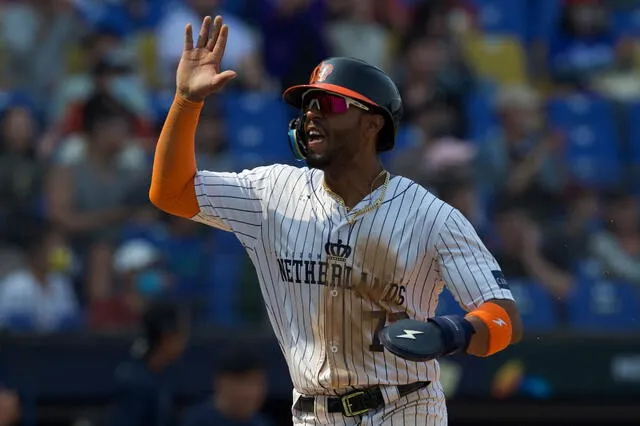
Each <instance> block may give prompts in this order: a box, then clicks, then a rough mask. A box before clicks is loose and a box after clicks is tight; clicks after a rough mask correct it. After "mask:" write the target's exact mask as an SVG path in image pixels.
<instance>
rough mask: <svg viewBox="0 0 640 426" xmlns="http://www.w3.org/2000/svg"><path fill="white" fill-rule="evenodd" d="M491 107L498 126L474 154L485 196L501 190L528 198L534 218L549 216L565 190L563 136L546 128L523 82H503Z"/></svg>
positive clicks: (535, 98)
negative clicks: (518, 83) (495, 131)
mask: <svg viewBox="0 0 640 426" xmlns="http://www.w3.org/2000/svg"><path fill="white" fill-rule="evenodd" d="M495 108H496V112H497V114H498V117H499V121H500V131H499V132H498V134H496V135H492V136H491V137H490V138H489V139H488V140H485V141H482V142H481V144H480V149H479V152H478V156H477V163H476V167H477V174H476V179H477V180H478V182H479V184H480V186H481V190H482V192H483V193H484V194H485V195H487V196H494V195H496V194H499V193H502V192H505V193H506V194H508V195H509V196H510V197H511V198H513V199H516V198H517V199H519V200H520V201H523V202H524V201H526V206H523V207H525V208H526V209H527V210H528V211H529V213H530V214H531V215H532V217H533V218H535V219H536V220H543V221H544V220H547V219H548V218H549V217H550V216H551V215H552V214H554V213H555V212H553V206H554V205H555V204H556V202H557V196H558V193H559V192H560V191H561V190H562V189H563V185H564V184H563V169H562V165H561V164H562V163H561V159H560V156H559V153H560V148H561V145H562V143H563V137H562V135H561V134H559V133H557V132H551V131H549V130H548V129H546V125H545V118H544V116H543V114H542V111H541V101H540V98H539V97H538V95H537V94H536V92H535V91H534V90H533V89H532V88H530V87H526V86H505V87H504V88H502V89H501V90H500V91H499V92H498V93H497V95H496V99H495Z"/></svg>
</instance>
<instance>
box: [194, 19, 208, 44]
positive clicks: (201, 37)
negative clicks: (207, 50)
mask: <svg viewBox="0 0 640 426" xmlns="http://www.w3.org/2000/svg"><path fill="white" fill-rule="evenodd" d="M210 32H211V16H207V17H205V18H204V19H203V20H202V25H201V26H200V34H198V43H196V47H204V46H205V45H206V44H207V41H208V40H209V33H210Z"/></svg>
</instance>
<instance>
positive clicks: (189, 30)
mask: <svg viewBox="0 0 640 426" xmlns="http://www.w3.org/2000/svg"><path fill="white" fill-rule="evenodd" d="M191 49H193V27H192V26H191V24H187V26H186V27H185V29H184V50H185V51H187V50H191Z"/></svg>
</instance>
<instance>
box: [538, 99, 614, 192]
mask: <svg viewBox="0 0 640 426" xmlns="http://www.w3.org/2000/svg"><path fill="white" fill-rule="evenodd" d="M548 114H549V121H550V124H551V125H552V126H553V127H555V128H558V129H560V130H561V131H563V132H564V133H565V134H566V135H567V140H566V147H565V161H566V162H567V165H568V168H569V171H570V172H571V173H572V175H573V177H574V178H575V179H577V180H578V181H580V182H582V183H584V184H587V185H591V186H595V187H601V186H609V185H612V184H616V183H618V182H619V181H620V179H621V170H622V169H621V158H620V142H619V137H618V133H617V129H616V123H615V116H614V111H613V106H612V105H611V104H610V103H609V102H607V101H606V100H604V99H601V98H598V97H591V96H584V95H579V94H574V95H570V96H568V97H558V98H554V99H552V100H550V101H549V104H548Z"/></svg>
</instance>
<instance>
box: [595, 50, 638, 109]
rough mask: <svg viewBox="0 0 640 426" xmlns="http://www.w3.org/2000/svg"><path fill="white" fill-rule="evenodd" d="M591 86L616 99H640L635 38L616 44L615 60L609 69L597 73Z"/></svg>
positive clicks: (598, 91) (625, 100) (627, 100)
mask: <svg viewBox="0 0 640 426" xmlns="http://www.w3.org/2000/svg"><path fill="white" fill-rule="evenodd" d="M591 86H592V87H593V90H594V91H596V92H597V93H600V94H601V95H603V96H605V97H607V98H610V99H612V100H615V101H619V102H629V101H634V100H637V99H640V80H639V79H638V67H637V66H636V40H635V39H633V38H624V39H623V40H620V42H619V43H618V44H617V45H616V50H615V62H614V63H613V65H612V66H611V67H610V68H609V69H607V70H605V71H603V72H601V73H598V74H597V75H595V76H594V77H593V79H592V83H591Z"/></svg>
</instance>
